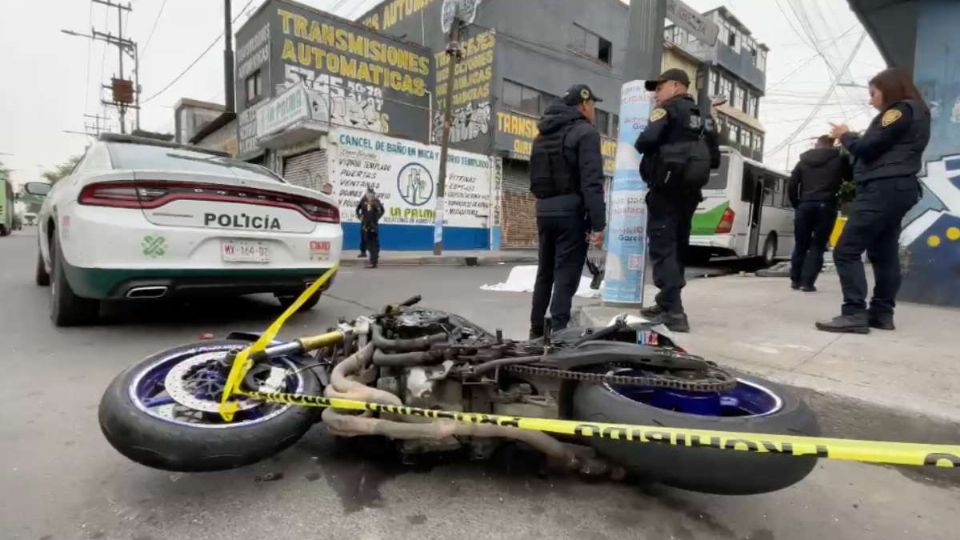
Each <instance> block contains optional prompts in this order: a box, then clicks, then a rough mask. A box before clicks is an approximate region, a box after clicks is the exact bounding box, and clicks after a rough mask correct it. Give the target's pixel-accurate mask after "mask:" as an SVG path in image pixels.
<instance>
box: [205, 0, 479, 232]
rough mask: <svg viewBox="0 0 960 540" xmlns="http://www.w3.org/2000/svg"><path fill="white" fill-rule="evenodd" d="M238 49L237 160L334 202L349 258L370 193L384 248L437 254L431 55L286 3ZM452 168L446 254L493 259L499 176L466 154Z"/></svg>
mask: <svg viewBox="0 0 960 540" xmlns="http://www.w3.org/2000/svg"><path fill="white" fill-rule="evenodd" d="M473 46H474V47H475V48H476V51H474V52H475V53H476V54H477V55H480V54H481V53H483V52H484V51H485V50H488V48H487V45H485V44H484V43H482V42H481V41H479V40H475V42H474V45H473ZM236 47H237V50H236V66H235V81H236V106H237V114H236V120H235V122H236V134H237V137H236V139H237V153H238V154H239V157H240V158H241V159H244V160H247V161H250V162H254V163H259V164H262V165H265V166H267V167H269V168H271V169H273V170H275V171H277V172H278V173H280V174H281V175H283V177H284V178H285V179H286V180H287V181H289V182H291V183H293V184H297V185H301V186H304V187H308V188H311V189H315V190H317V191H325V192H327V193H330V194H331V195H332V196H333V197H334V198H336V199H337V201H338V203H339V207H340V211H341V219H342V222H343V229H344V247H345V248H346V249H352V248H355V247H357V246H358V244H359V236H360V235H359V223H358V220H357V217H356V213H355V209H356V207H357V204H358V202H359V200H360V198H361V196H362V195H363V193H364V192H365V191H366V189H367V188H373V189H374V190H375V191H376V192H377V195H378V196H379V198H380V199H381V201H382V202H383V204H384V207H385V210H386V215H385V216H384V218H383V219H382V221H381V245H382V247H383V249H413V250H416V249H430V248H432V246H433V223H434V211H435V207H436V179H437V174H438V170H439V153H440V152H439V148H438V147H436V146H433V145H431V144H430V140H431V134H432V133H433V129H434V125H433V121H434V117H433V115H432V114H431V113H432V102H433V100H432V96H433V93H434V88H435V85H436V76H435V69H434V68H435V55H433V54H432V53H431V51H430V49H428V48H426V47H424V46H422V45H419V44H417V43H413V42H411V41H407V40H405V39H402V38H399V37H391V36H389V35H386V34H382V33H379V32H377V31H375V30H371V29H370V28H369V27H366V26H363V25H360V24H357V23H354V22H351V21H348V20H346V19H342V18H339V17H336V16H334V15H332V14H329V13H326V12H323V11H319V10H316V9H314V8H311V7H309V6H305V5H302V4H300V3H297V2H294V1H290V0H268V1H266V2H264V3H263V4H262V5H261V6H260V8H259V9H258V10H257V11H256V12H255V13H254V14H253V16H252V17H250V19H248V21H247V22H246V23H244V25H243V26H242V27H241V28H240V29H239V30H238V31H237V34H236ZM209 137H213V135H212V134H211V135H210V136H209ZM209 137H208V138H209ZM449 164H450V173H449V175H448V182H447V199H446V208H447V219H446V220H445V221H446V230H445V235H444V246H445V247H446V248H448V249H486V248H489V246H490V234H489V231H490V229H491V227H492V222H493V220H494V219H495V218H496V216H494V215H493V214H492V212H491V207H492V204H491V200H493V199H494V198H495V197H496V194H495V193H493V192H492V190H491V186H496V185H498V184H497V183H496V181H495V178H494V174H495V173H496V171H497V170H498V169H497V168H496V167H494V166H493V165H492V164H491V162H490V158H489V155H488V154H486V155H484V154H477V153H470V152H456V153H454V154H452V155H451V157H450V160H449Z"/></svg>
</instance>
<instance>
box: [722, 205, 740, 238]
mask: <svg viewBox="0 0 960 540" xmlns="http://www.w3.org/2000/svg"><path fill="white" fill-rule="evenodd" d="M736 216H737V213H736V212H734V211H733V210H732V209H730V208H727V209H726V210H724V211H723V216H722V217H721V218H720V223H718V224H717V234H727V233H729V232H730V231H732V230H733V218H735V217H736Z"/></svg>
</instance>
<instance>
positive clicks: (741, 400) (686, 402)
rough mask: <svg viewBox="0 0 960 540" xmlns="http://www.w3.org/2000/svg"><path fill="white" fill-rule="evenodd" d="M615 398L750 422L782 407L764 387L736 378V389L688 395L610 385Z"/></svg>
mask: <svg viewBox="0 0 960 540" xmlns="http://www.w3.org/2000/svg"><path fill="white" fill-rule="evenodd" d="M617 374H618V375H642V374H643V372H642V371H641V370H624V371H618V372H617ZM607 388H609V389H610V390H611V391H612V392H614V393H615V394H617V395H619V396H621V397H624V398H626V399H629V400H631V401H636V402H638V403H643V404H644V405H648V406H651V407H656V408H658V409H663V410H666V411H671V412H676V413H681V414H692V415H697V416H712V417H718V418H748V417H759V416H767V415H770V414H773V413H775V412H777V411H779V410H780V409H781V408H782V407H783V400H781V399H780V397H779V396H777V394H776V392H774V391H773V390H771V389H770V388H767V387H765V386H763V385H762V384H759V383H756V382H753V381H747V380H744V379H741V378H737V385H736V386H734V387H733V388H731V389H730V390H727V391H724V392H688V391H684V390H673V389H665V388H651V387H648V386H633V385H607Z"/></svg>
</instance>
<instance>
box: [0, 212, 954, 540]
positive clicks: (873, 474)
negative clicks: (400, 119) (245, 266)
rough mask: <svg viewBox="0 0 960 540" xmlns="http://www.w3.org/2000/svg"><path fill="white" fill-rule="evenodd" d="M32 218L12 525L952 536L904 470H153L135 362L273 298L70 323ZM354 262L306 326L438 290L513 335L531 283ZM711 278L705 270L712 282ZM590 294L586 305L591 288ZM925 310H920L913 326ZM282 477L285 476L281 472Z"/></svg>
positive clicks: (3, 464)
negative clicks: (108, 390) (117, 409)
mask: <svg viewBox="0 0 960 540" xmlns="http://www.w3.org/2000/svg"><path fill="white" fill-rule="evenodd" d="M32 232H33V231H32V229H27V230H26V231H24V232H23V233H18V234H15V235H14V236H11V237H7V238H3V239H0V261H3V264H2V265H0V298H2V304H0V343H2V345H3V347H4V349H3V350H4V355H3V356H2V357H0V366H2V367H3V376H2V377H0V523H2V524H3V526H2V529H0V531H2V532H0V538H3V539H4V540H6V539H8V538H9V539H16V540H19V539H24V540H38V539H43V540H62V539H69V540H74V539H79V540H86V539H107V540H132V539H136V540H161V539H162V540H166V539H176V540H194V539H197V540H200V539H202V540H228V539H235V538H261V537H263V538H271V539H297V540H301V539H304V538H331V539H339V538H354V539H358V540H379V539H390V540H394V539H399V540H404V539H415V540H425V539H426V540H429V539H447V538H464V539H472V538H485V539H492V540H493V539H501V538H503V539H512V538H524V539H526V538H530V539H539V538H544V539H547V538H549V539H566V538H571V539H572V538H576V539H577V540H584V539H586V540H605V539H613V538H617V539H656V540H660V539H667V538H676V539H684V540H689V539H703V540H706V539H721V540H743V539H751V540H774V539H776V540H792V539H808V538H824V539H827V538H829V539H848V538H849V539H872V538H923V539H925V540H927V539H932V540H938V539H945V540H946V539H952V538H954V537H955V536H956V530H955V524H956V516H957V515H958V514H960V491H958V490H957V489H956V488H954V487H950V486H949V485H942V484H938V483H935V482H933V481H930V480H927V479H924V478H922V477H919V476H907V474H908V473H909V471H906V470H904V469H888V468H882V467H874V466H869V465H861V464H856V463H843V462H821V464H820V465H818V467H817V469H816V470H815V471H814V472H813V473H812V474H811V476H810V477H808V478H807V479H806V480H804V481H803V482H802V483H800V484H798V485H796V486H794V487H791V488H789V489H786V490H783V491H780V492H777V493H773V494H768V495H757V496H746V497H718V496H710V495H702V494H696V493H689V492H684V491H680V490H675V489H670V488H666V487H662V486H656V485H643V484H627V483H613V482H593V481H589V482H588V481H584V480H581V479H579V478H576V477H565V476H540V475H538V474H537V471H536V467H534V466H531V465H530V464H529V463H528V462H526V461H525V460H523V459H501V460H496V461H493V462H480V463H475V462H470V461H468V460H466V459H465V458H459V457H453V458H451V459H449V460H445V461H440V462H438V463H435V464H433V465H432V466H431V465H424V466H421V467H406V466H402V465H400V464H399V463H397V461H396V459H395V458H393V457H391V455H390V454H389V453H385V452H383V451H382V450H381V449H379V448H378V447H377V446H374V447H372V448H369V447H367V446H366V445H365V444H362V443H361V442H360V441H347V442H343V441H338V440H336V439H334V438H332V437H330V436H329V435H328V434H327V433H326V432H325V431H324V429H323V428H322V427H319V426H318V427H316V428H314V429H313V430H312V431H311V432H310V433H308V435H307V436H306V437H305V438H304V439H303V440H302V441H301V442H300V443H298V444H297V445H295V446H294V447H292V448H291V449H289V450H288V451H286V452H283V453H282V454H280V455H278V456H276V457H275V458H273V459H269V460H266V461H264V462H262V463H260V464H257V465H253V466H250V467H245V468H242V469H238V470H234V471H229V472H223V473H209V474H173V473H168V472H163V471H157V470H153V469H148V468H145V467H142V466H139V465H136V464H134V463H132V462H130V461H128V460H126V459H125V458H123V457H122V456H121V455H120V454H118V453H117V452H116V451H114V450H113V449H112V448H111V447H110V446H109V445H107V443H106V441H105V440H104V438H103V436H102V435H101V433H100V430H99V427H98V425H97V418H96V414H97V404H98V402H99V399H100V395H101V393H102V392H103V389H104V388H105V387H106V386H107V384H108V383H109V382H110V380H111V379H113V377H114V376H116V374H118V373H119V372H121V371H122V370H124V369H126V368H127V367H128V366H130V365H132V364H133V363H135V362H137V361H138V360H139V359H141V358H143V357H145V356H147V355H148V354H151V353H153V352H155V351H157V350H160V349H163V348H167V347H170V346H172V345H175V344H178V343H184V342H189V341H194V340H196V339H197V338H198V336H199V334H201V333H204V332H212V333H214V334H215V335H217V336H223V335H225V334H226V333H227V332H229V331H231V330H259V329H262V328H264V327H265V326H266V325H267V324H268V323H269V321H270V320H272V319H273V318H274V317H276V315H277V314H278V313H279V311H280V310H279V307H278V306H277V304H276V302H275V301H274V300H273V299H272V298H270V297H268V296H264V297H251V298H244V299H238V300H210V301H204V302H194V303H191V304H155V305H154V304H148V305H141V306H111V307H110V308H109V309H107V310H106V312H105V315H107V319H106V320H105V321H104V323H103V324H102V325H100V326H95V327H90V328H73V329H55V328H53V327H52V326H51V324H50V321H49V318H48V311H47V299H48V294H49V291H48V290H47V289H45V288H41V287H37V286H35V285H33V264H34V261H35V259H34V257H35V252H34V249H35V241H34V238H33V236H32ZM374 272H375V275H376V277H375V278H371V277H369V276H370V272H367V271H361V270H359V269H352V268H345V269H344V270H343V271H342V273H341V275H340V276H339V277H338V279H337V282H336V284H335V285H334V288H333V290H331V291H330V293H329V294H327V295H325V296H324V298H323V299H322V300H321V302H320V304H319V305H318V306H317V307H316V308H315V309H314V310H312V311H310V312H308V313H304V314H302V315H299V316H297V317H295V318H294V319H293V320H291V321H290V323H289V324H288V325H287V327H286V328H285V329H284V332H283V334H282V335H283V337H285V338H288V339H289V338H292V337H294V336H297V335H301V334H304V333H307V332H315V331H317V330H321V329H324V328H327V327H329V326H331V325H332V324H335V323H336V320H337V317H339V316H343V317H348V318H349V317H354V316H357V315H360V314H365V313H369V312H371V311H372V310H373V309H374V308H376V307H377V306H381V305H382V304H384V303H387V302H390V301H396V300H398V299H402V298H405V297H407V296H410V295H411V294H415V293H421V294H423V295H424V303H425V304H426V305H430V306H435V307H438V308H441V309H448V310H454V311H457V312H458V313H460V314H462V315H464V316H466V317H467V318H469V319H471V320H474V321H475V322H477V323H478V324H480V325H482V326H485V327H487V328H497V327H501V328H504V330H505V333H506V335H507V336H508V337H517V338H519V337H522V336H523V335H524V334H526V331H527V328H526V324H527V320H526V319H527V310H528V307H529V302H530V295H529V294H525V293H501V292H486V291H481V290H480V285H481V284H484V283H497V282H499V281H503V280H504V279H505V278H506V276H507V273H508V272H509V267H507V266H491V267H479V268H467V267H428V268H421V267H411V268H406V267H398V268H383V269H381V270H377V271H374ZM697 283H699V281H698V282H697ZM578 302H579V303H580V304H581V305H582V302H580V301H579V300H578ZM906 322H907V321H904V324H906ZM271 479H272V480H271Z"/></svg>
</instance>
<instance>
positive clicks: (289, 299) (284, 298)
mask: <svg viewBox="0 0 960 540" xmlns="http://www.w3.org/2000/svg"><path fill="white" fill-rule="evenodd" d="M274 296H276V297H277V301H278V302H280V307H282V308H283V309H287V308H288V307H290V306H291V305H292V304H293V303H294V302H296V301H297V298H299V295H294V294H277V295H274ZM320 296H322V293H319V292H318V293H316V294H314V295H313V296H311V297H310V298H308V299H307V301H306V302H304V303H303V305H302V306H300V309H299V310H298V311H310V310H311V309H313V308H314V306H316V305H317V302H319V301H320Z"/></svg>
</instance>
